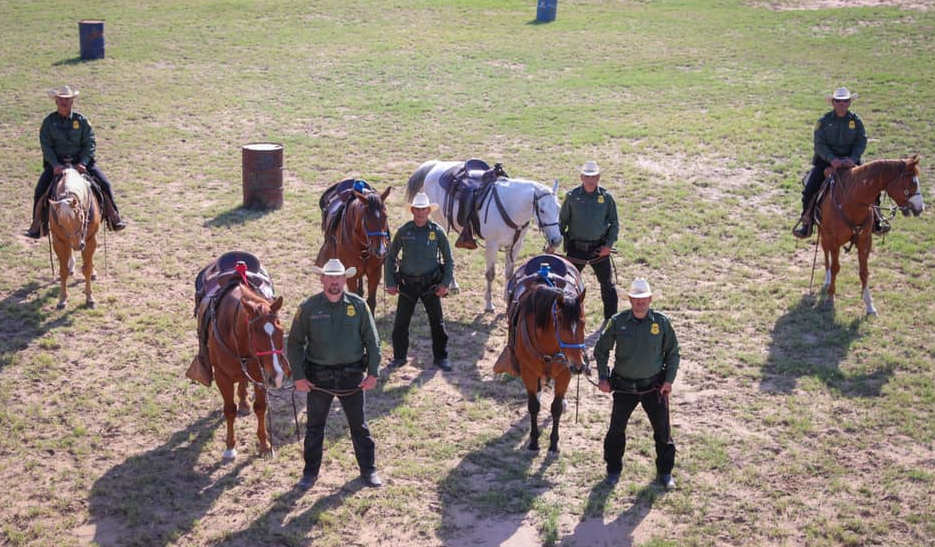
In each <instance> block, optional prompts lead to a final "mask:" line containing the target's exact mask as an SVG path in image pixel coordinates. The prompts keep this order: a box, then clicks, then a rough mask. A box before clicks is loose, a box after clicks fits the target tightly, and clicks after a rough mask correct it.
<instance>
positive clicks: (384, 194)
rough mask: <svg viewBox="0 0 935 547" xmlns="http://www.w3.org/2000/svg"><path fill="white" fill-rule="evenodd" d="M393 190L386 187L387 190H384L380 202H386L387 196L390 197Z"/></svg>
mask: <svg viewBox="0 0 935 547" xmlns="http://www.w3.org/2000/svg"><path fill="white" fill-rule="evenodd" d="M392 189H393V187H392V186H387V187H386V190H384V191H383V193H382V194H380V201H383V202H385V201H386V196H388V195H390V190H392Z"/></svg>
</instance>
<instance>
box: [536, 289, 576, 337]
mask: <svg viewBox="0 0 935 547" xmlns="http://www.w3.org/2000/svg"><path fill="white" fill-rule="evenodd" d="M529 298H530V299H531V304H530V305H531V306H532V308H533V312H534V313H535V321H536V328H539V329H543V328H545V327H546V326H548V324H549V319H550V318H551V317H552V304H553V303H555V304H557V306H558V307H559V308H560V309H561V310H562V319H561V322H562V324H561V326H562V327H563V328H565V329H569V330H570V329H571V328H572V326H573V325H574V324H575V323H576V322H577V321H578V320H579V319H581V302H579V301H578V299H577V298H576V297H575V296H574V295H572V294H570V293H566V292H565V291H563V290H562V289H556V288H555V287H549V286H547V285H535V286H534V287H533V288H532V294H531V295H530V296H529Z"/></svg>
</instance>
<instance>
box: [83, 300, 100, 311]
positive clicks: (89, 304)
mask: <svg viewBox="0 0 935 547" xmlns="http://www.w3.org/2000/svg"><path fill="white" fill-rule="evenodd" d="M85 305H86V306H87V307H88V309H91V310H93V309H94V308H95V307H96V306H97V302H95V301H94V300H88V301H87V302H85Z"/></svg>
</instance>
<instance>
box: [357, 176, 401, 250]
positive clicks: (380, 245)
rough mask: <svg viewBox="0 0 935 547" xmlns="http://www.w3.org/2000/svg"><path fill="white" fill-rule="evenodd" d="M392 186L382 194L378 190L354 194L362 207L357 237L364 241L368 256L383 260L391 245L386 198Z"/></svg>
mask: <svg viewBox="0 0 935 547" xmlns="http://www.w3.org/2000/svg"><path fill="white" fill-rule="evenodd" d="M392 189H393V187H392V186H388V187H387V188H386V190H384V191H383V193H382V194H377V193H376V192H366V193H363V192H358V191H356V190H355V191H354V196H355V198H356V200H357V202H358V203H360V204H361V205H362V207H360V209H359V210H360V213H359V214H360V222H359V223H357V228H356V230H357V231H358V235H357V239H358V240H359V241H361V243H363V245H364V248H365V249H366V251H365V253H366V256H368V257H375V258H378V259H380V260H383V259H384V258H385V257H386V253H387V252H389V247H390V226H389V220H388V218H387V215H386V198H387V196H389V195H390V190H392Z"/></svg>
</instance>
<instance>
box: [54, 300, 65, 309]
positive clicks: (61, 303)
mask: <svg viewBox="0 0 935 547" xmlns="http://www.w3.org/2000/svg"><path fill="white" fill-rule="evenodd" d="M55 309H57V310H64V309H65V301H64V300H63V301H61V302H59V303H58V304H56V305H55Z"/></svg>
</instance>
